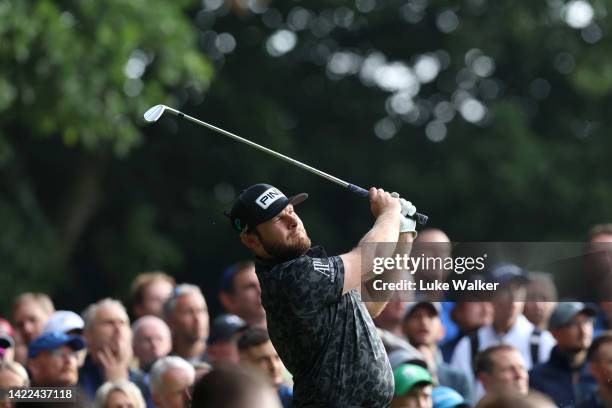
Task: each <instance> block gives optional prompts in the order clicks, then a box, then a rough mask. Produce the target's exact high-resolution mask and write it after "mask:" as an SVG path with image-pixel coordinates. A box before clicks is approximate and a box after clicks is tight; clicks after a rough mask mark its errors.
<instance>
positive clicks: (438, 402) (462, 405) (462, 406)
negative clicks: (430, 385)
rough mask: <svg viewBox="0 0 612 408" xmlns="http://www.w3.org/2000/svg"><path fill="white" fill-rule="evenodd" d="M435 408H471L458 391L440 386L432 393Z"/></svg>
mask: <svg viewBox="0 0 612 408" xmlns="http://www.w3.org/2000/svg"><path fill="white" fill-rule="evenodd" d="M431 399H432V401H433V408H466V407H468V408H469V406H470V405H469V404H468V403H467V402H465V399H464V398H463V397H462V396H461V394H459V393H458V392H457V391H455V390H454V389H452V388H450V387H444V386H438V387H436V388H434V389H433V391H432V392H431Z"/></svg>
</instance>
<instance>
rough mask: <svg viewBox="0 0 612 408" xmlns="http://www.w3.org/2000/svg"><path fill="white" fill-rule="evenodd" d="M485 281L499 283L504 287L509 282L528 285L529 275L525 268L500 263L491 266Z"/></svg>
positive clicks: (508, 263)
mask: <svg viewBox="0 0 612 408" xmlns="http://www.w3.org/2000/svg"><path fill="white" fill-rule="evenodd" d="M485 279H486V281H487V282H490V283H499V284H500V286H504V285H505V284H507V283H509V282H513V281H516V282H519V283H527V282H529V278H527V273H526V272H525V270H524V269H523V268H521V267H520V266H518V265H515V264H513V263H510V262H498V263H496V264H494V265H493V266H491V269H489V271H488V272H487V274H486V275H485Z"/></svg>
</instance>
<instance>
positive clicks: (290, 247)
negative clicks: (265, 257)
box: [259, 236, 310, 262]
mask: <svg viewBox="0 0 612 408" xmlns="http://www.w3.org/2000/svg"><path fill="white" fill-rule="evenodd" d="M259 238H260V239H259V241H260V242H261V246H263V248H264V249H265V250H266V252H267V253H268V254H270V256H272V258H274V259H275V260H277V261H279V262H286V261H290V260H292V259H295V258H299V257H300V256H302V255H304V254H305V253H306V251H308V250H309V249H310V238H308V236H305V237H304V238H303V239H300V240H299V241H298V242H296V243H293V244H277V243H272V242H266V241H265V239H262V237H261V236H260V237H259Z"/></svg>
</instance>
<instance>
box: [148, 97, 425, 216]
mask: <svg viewBox="0 0 612 408" xmlns="http://www.w3.org/2000/svg"><path fill="white" fill-rule="evenodd" d="M164 112H170V113H172V114H174V115H176V116H178V117H179V118H185V119H187V120H190V121H192V122H194V123H197V124H198V125H202V126H204V127H207V128H208V129H210V130H214V131H215V132H217V133H221V134H222V135H225V136H228V137H231V138H232V139H234V140H238V141H239V142H242V143H246V144H248V145H249V146H251V147H254V148H256V149H257V150H261V151H262V152H265V153H268V154H271V155H272V156H275V157H278V158H279V159H282V160H285V161H287V162H289V163H291V164H294V165H296V166H298V167H300V168H302V169H304V170H306V171H309V172H311V173H314V174H316V175H318V176H321V177H323V178H325V179H327V180H329V181H331V182H333V183H336V184H338V185H340V186H342V187H344V188H348V189H349V190H350V191H352V192H353V193H355V194H357V195H360V196H362V197H367V196H368V190H366V189H364V188H361V187H359V186H357V185H355V184H351V183H348V182H346V181H344V180H341V179H339V178H338V177H335V176H332V175H331V174H327V173H324V172H322V171H321V170H318V169H315V168H314V167H311V166H309V165H307V164H304V163H302V162H299V161H297V160H294V159H292V158H291V157H288V156H285V155H284V154H280V153H278V152H275V151H274V150H271V149H268V148H267V147H264V146H261V145H258V144H257V143H253V142H251V141H250V140H247V139H244V138H242V137H240V136H237V135H235V134H233V133H230V132H228V131H226V130H223V129H221V128H218V127H216V126H213V125H211V124H209V123H206V122H204V121H201V120H199V119H196V118H194V117H191V116H189V115H185V114H184V113H183V112H181V111H178V110H176V109H173V108H171V107H169V106H166V105H155V106H153V107H151V108H149V109H148V110H147V111H146V112H145V114H144V119H145V121H147V122H149V123H153V122H157V120H158V119H159V118H160V117H161V116H162V115H163V114H164ZM412 217H413V218H414V219H416V221H417V222H418V223H419V224H421V225H425V224H427V218H428V217H427V215H425V214H420V213H418V212H417V213H415V214H414V215H413V216H412Z"/></svg>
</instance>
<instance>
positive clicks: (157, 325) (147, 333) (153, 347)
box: [132, 315, 172, 373]
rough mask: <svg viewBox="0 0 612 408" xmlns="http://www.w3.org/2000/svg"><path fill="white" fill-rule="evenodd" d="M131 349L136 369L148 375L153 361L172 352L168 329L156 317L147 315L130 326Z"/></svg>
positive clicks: (164, 323)
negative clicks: (136, 361)
mask: <svg viewBox="0 0 612 408" xmlns="http://www.w3.org/2000/svg"><path fill="white" fill-rule="evenodd" d="M132 334H133V339H132V347H133V350H134V357H136V358H137V359H138V368H139V369H140V370H141V371H142V372H143V373H148V372H149V370H150V369H151V366H152V365H153V363H155V361H156V360H157V359H159V358H161V357H165V356H167V355H168V354H169V353H170V351H171V350H172V335H171V334H170V328H169V327H168V325H167V324H166V322H164V321H163V320H162V319H160V318H159V317H157V316H153V315H147V316H143V317H140V318H138V319H137V320H136V321H135V322H134V323H133V324H132Z"/></svg>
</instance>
